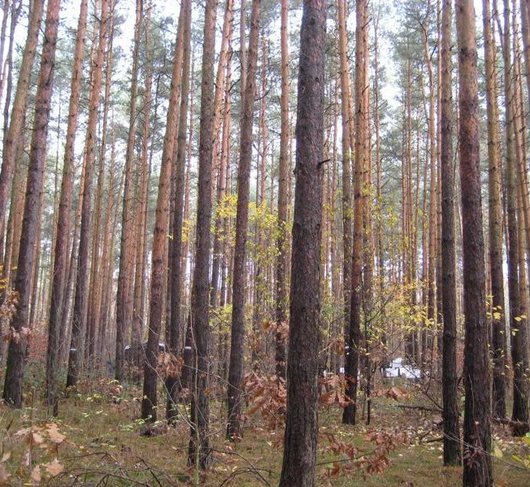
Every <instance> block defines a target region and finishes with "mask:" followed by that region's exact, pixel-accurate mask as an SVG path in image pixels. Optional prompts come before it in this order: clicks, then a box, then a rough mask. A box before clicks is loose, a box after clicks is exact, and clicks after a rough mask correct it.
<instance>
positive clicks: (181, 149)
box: [166, 0, 191, 422]
mask: <svg viewBox="0 0 530 487" xmlns="http://www.w3.org/2000/svg"><path fill="white" fill-rule="evenodd" d="M183 8H184V26H183V29H184V30H183V39H182V45H183V56H182V90H181V96H180V114H179V118H180V121H179V129H178V137H177V156H176V160H175V164H176V171H177V181H176V183H177V184H176V188H175V196H176V201H175V213H174V221H173V222H172V227H173V230H172V232H171V233H172V235H173V240H172V241H171V247H170V252H171V253H172V259H171V260H172V266H173V269H172V271H171V281H170V285H171V293H170V294H171V316H170V324H169V351H170V353H172V354H174V355H175V356H176V355H177V354H178V347H179V333H180V326H181V323H180V322H181V319H180V318H181V315H182V313H181V309H180V307H181V303H182V282H183V274H184V271H185V269H183V266H182V225H183V218H184V183H185V181H184V176H185V174H184V172H185V168H186V164H185V162H186V161H185V159H186V146H187V135H188V125H187V117H188V105H189V92H190V58H191V56H190V51H191V49H190V47H191V46H190V41H191V0H184V1H183ZM166 390H167V394H168V397H167V408H166V418H167V419H168V421H170V422H171V421H174V419H175V417H176V404H177V400H178V377H175V376H169V377H168V378H167V380H166Z"/></svg>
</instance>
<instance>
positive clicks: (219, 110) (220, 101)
mask: <svg viewBox="0 0 530 487" xmlns="http://www.w3.org/2000/svg"><path fill="white" fill-rule="evenodd" d="M233 9H234V0H226V4H225V15H224V21H223V37H222V43H221V52H220V54H219V65H218V68H217V76H216V81H215V98H214V107H215V118H214V134H221V133H222V136H221V137H219V136H217V137H216V139H215V145H214V152H213V155H214V157H215V158H217V159H219V170H218V173H217V185H216V186H217V187H216V201H217V208H219V205H220V204H221V202H222V200H223V198H224V196H225V192H226V184H225V179H226V157H225V156H226V151H225V150H224V148H225V142H226V137H228V136H229V134H226V133H225V130H224V129H225V120H226V117H227V116H228V113H227V110H228V107H227V103H228V99H229V96H228V95H229V92H230V88H231V83H232V80H231V56H229V54H230V52H231V50H232V47H231V43H232V31H233V18H234V13H233ZM221 96H222V98H221ZM221 123H222V127H223V131H222V132H221V131H220V130H221ZM222 222H223V218H222V217H220V216H219V215H216V218H215V232H214V243H213V256H212V257H213V262H212V285H211V289H210V306H211V307H212V308H216V307H217V304H218V302H219V299H218V296H217V294H218V290H219V276H220V268H221V261H222V256H221V243H222V242H221V227H222Z"/></svg>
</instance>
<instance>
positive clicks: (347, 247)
mask: <svg viewBox="0 0 530 487" xmlns="http://www.w3.org/2000/svg"><path fill="white" fill-rule="evenodd" d="M337 6H338V9H337V15H338V19H337V21H338V24H339V25H338V27H339V57H340V91H341V113H342V237H343V249H344V250H343V294H344V316H345V320H344V332H345V342H347V341H348V326H347V325H346V323H347V322H348V319H349V316H350V305H351V284H352V237H353V227H352V216H353V213H352V198H351V192H352V187H351V186H352V156H353V150H352V149H353V142H354V141H353V140H352V134H353V128H352V126H353V123H354V121H353V120H352V118H351V114H352V110H351V107H350V99H351V86H350V63H349V59H348V56H349V51H348V31H347V25H346V16H347V2H346V1H345V0H338V5H337ZM357 136H359V134H357Z"/></svg>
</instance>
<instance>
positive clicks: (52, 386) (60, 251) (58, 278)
mask: <svg viewBox="0 0 530 487" xmlns="http://www.w3.org/2000/svg"><path fill="white" fill-rule="evenodd" d="M87 13H88V0H82V2H81V6H80V9H79V20H78V23H77V34H76V41H75V50H74V65H73V66H74V67H73V71H72V82H71V87H70V104H69V108H68V124H67V128H66V143H65V147H64V164H63V177H62V182H61V197H60V200H59V215H58V217H57V232H56V240H55V255H54V263H53V280H52V290H51V307H50V318H49V324H48V351H47V360H46V403H47V405H48V407H51V408H52V409H53V415H54V416H56V415H57V414H58V413H59V405H58V397H57V371H58V367H59V359H60V356H59V340H60V336H61V331H60V328H61V327H65V326H66V325H65V324H64V321H63V320H62V317H63V313H64V305H65V299H64V295H65V291H66V283H67V280H68V279H67V277H68V276H67V274H66V270H67V259H68V234H69V233H70V218H71V209H72V191H73V183H74V144H75V136H76V131H77V121H78V118H79V98H80V94H81V80H82V69H83V56H84V47H85V41H86V25H87Z"/></svg>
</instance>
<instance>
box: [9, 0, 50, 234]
mask: <svg viewBox="0 0 530 487" xmlns="http://www.w3.org/2000/svg"><path fill="white" fill-rule="evenodd" d="M43 9H44V0H33V2H32V4H31V11H30V14H29V23H28V34H27V37H26V44H25V46H24V53H23V54H22V64H21V66H20V71H19V75H18V82H17V89H16V92H15V100H14V101H13V107H12V108H11V116H10V118H9V120H10V122H9V128H8V130H7V133H6V134H5V140H4V151H3V156H2V169H1V171H0V225H3V224H4V218H5V215H6V205H7V198H8V196H9V189H10V187H11V179H12V174H13V169H14V167H15V158H16V155H17V148H18V144H19V141H20V140H21V139H22V129H23V122H24V118H25V117H24V114H25V112H26V101H27V98H28V90H29V85H30V81H31V69H32V67H33V60H34V59H35V52H36V50H37V41H38V38H39V30H40V24H41V20H42V12H43Z"/></svg>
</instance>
